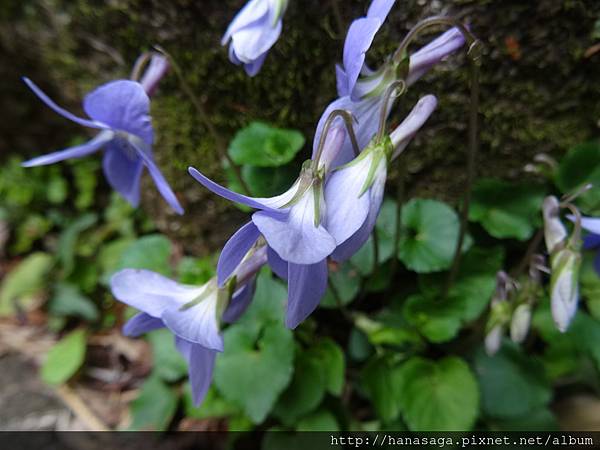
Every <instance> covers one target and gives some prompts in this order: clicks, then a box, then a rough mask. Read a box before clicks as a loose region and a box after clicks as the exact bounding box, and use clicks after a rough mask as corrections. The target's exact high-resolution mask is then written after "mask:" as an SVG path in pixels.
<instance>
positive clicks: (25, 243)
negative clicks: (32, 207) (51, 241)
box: [11, 214, 52, 254]
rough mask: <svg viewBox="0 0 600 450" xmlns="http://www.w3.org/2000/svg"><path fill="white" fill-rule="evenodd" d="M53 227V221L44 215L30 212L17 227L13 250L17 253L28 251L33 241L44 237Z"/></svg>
mask: <svg viewBox="0 0 600 450" xmlns="http://www.w3.org/2000/svg"><path fill="white" fill-rule="evenodd" d="M51 228H52V222H51V221H50V220H49V219H48V218H47V217H44V216H43V215H40V214H30V215H28V216H27V218H26V219H25V220H24V221H23V222H21V223H20V224H19V225H18V226H17V229H16V239H15V243H14V244H13V245H12V247H11V250H12V251H13V252H14V253H16V254H22V253H26V252H28V251H29V250H30V249H31V247H32V245H33V243H34V242H35V241H37V240H38V239H40V238H42V237H44V236H45V235H46V234H47V233H48V231H49V230H50V229H51Z"/></svg>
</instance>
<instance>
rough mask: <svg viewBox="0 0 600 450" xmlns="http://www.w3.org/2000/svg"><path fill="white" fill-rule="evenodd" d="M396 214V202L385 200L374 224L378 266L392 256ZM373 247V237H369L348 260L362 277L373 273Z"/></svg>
mask: <svg viewBox="0 0 600 450" xmlns="http://www.w3.org/2000/svg"><path fill="white" fill-rule="evenodd" d="M397 214H398V207H397V205H396V202H395V201H394V200H391V199H389V198H386V199H385V200H384V201H383V203H382V205H381V210H380V211H379V216H378V217H377V223H376V224H375V228H376V230H377V250H378V253H379V258H378V259H379V263H380V264H382V263H384V262H386V261H387V260H389V259H390V258H391V257H392V256H393V255H394V238H395V235H396V222H397ZM373 247H374V246H373V237H369V239H368V240H367V242H365V244H364V245H363V246H362V247H361V248H360V250H359V251H358V252H357V253H356V254H355V255H354V256H353V257H352V258H351V259H350V262H351V264H352V265H353V266H354V267H356V269H357V270H358V271H359V272H360V274H361V275H362V276H367V275H370V274H371V273H372V272H373V260H374V259H375V252H374V250H373Z"/></svg>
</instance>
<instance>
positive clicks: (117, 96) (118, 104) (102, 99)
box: [83, 80, 154, 145]
mask: <svg viewBox="0 0 600 450" xmlns="http://www.w3.org/2000/svg"><path fill="white" fill-rule="evenodd" d="M83 109H84V110H85V112H86V113H87V115H88V116H90V117H91V118H92V119H94V120H97V121H100V122H102V123H105V124H107V125H108V126H110V127H111V128H112V129H115V130H121V131H126V132H127V133H131V134H133V135H135V136H137V137H139V138H140V139H142V140H143V141H144V142H145V143H146V144H148V145H151V144H152V142H153V140H154V136H153V131H152V122H151V119H150V99H149V98H148V94H146V91H144V88H143V87H142V85H141V84H140V83H138V82H137V81H130V80H116V81H111V82H110V83H106V84H103V85H102V86H100V87H98V88H96V89H95V90H94V91H92V92H90V93H89V94H88V95H86V96H85V99H84V101H83Z"/></svg>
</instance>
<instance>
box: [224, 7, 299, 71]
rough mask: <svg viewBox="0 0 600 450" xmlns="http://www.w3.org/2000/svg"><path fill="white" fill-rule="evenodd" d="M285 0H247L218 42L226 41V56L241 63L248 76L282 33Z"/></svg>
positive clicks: (256, 69)
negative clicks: (227, 53)
mask: <svg viewBox="0 0 600 450" xmlns="http://www.w3.org/2000/svg"><path fill="white" fill-rule="evenodd" d="M286 8H287V0H250V1H249V2H248V3H246V5H245V6H244V7H243V8H242V9H241V10H240V12H239V13H238V14H237V15H236V16H235V17H234V18H233V20H232V21H231V23H230V24H229V27H228V28H227V31H226V32H225V35H224V36H223V39H222V40H221V45H227V44H228V43H230V45H229V60H230V61H231V62H232V63H234V64H236V65H243V66H244V69H245V70H246V73H247V74H248V75H249V76H251V77H252V76H254V75H256V74H257V73H258V72H259V71H260V68H261V67H262V65H263V63H264V61H265V58H266V57H267V53H268V51H269V49H270V48H271V47H272V46H273V45H274V44H275V42H277V39H278V38H279V35H280V34H281V27H282V18H283V14H284V12H285V9H286Z"/></svg>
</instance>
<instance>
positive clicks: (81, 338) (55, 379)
mask: <svg viewBox="0 0 600 450" xmlns="http://www.w3.org/2000/svg"><path fill="white" fill-rule="evenodd" d="M85 348H86V333H85V331H84V330H75V331H73V332H71V333H70V334H68V335H66V336H65V337H63V338H62V339H61V340H60V341H58V342H57V343H56V344H55V345H54V347H52V348H51V349H50V351H49V352H48V356H47V357H46V361H45V362H44V365H43V366H42V370H41V377H42V380H44V381H45V382H46V383H48V384H62V383H64V382H66V381H67V380H69V378H71V377H72V376H73V375H75V373H76V372H77V371H78V370H79V368H80V367H81V366H82V364H83V362H84V360H85Z"/></svg>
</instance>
